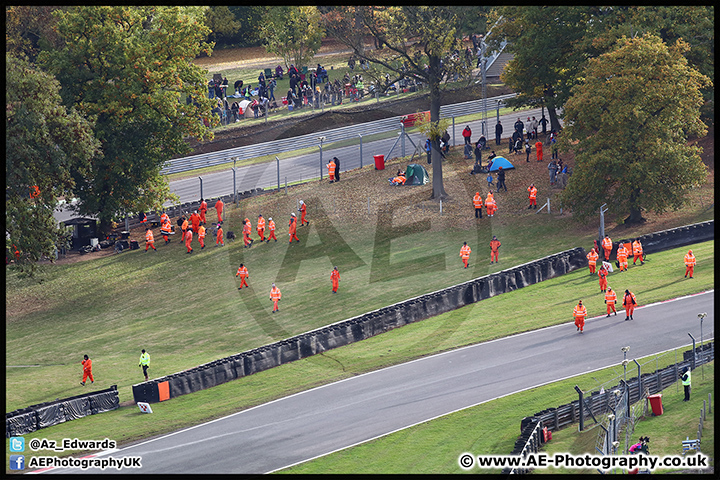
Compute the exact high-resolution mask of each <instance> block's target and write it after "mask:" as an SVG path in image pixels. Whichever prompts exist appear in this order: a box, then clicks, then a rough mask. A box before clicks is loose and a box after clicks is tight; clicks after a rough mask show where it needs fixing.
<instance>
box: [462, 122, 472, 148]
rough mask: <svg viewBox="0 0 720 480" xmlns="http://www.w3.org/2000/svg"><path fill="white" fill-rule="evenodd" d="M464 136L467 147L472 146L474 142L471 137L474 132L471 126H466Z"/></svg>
mask: <svg viewBox="0 0 720 480" xmlns="http://www.w3.org/2000/svg"><path fill="white" fill-rule="evenodd" d="M462 136H463V138H464V139H465V145H470V144H471V143H472V141H471V140H470V137H471V136H472V130H470V125H465V128H464V129H463V131H462Z"/></svg>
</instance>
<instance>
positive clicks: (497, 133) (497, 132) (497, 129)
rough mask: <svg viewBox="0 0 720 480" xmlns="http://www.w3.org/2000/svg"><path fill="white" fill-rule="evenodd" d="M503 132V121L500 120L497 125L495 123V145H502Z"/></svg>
mask: <svg viewBox="0 0 720 480" xmlns="http://www.w3.org/2000/svg"><path fill="white" fill-rule="evenodd" d="M502 133H503V126H502V123H500V122H498V123H497V125H495V145H500V137H501V136H502Z"/></svg>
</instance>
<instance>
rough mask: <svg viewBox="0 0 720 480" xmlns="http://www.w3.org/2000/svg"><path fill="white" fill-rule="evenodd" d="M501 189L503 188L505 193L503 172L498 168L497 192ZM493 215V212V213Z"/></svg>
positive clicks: (501, 168)
mask: <svg viewBox="0 0 720 480" xmlns="http://www.w3.org/2000/svg"><path fill="white" fill-rule="evenodd" d="M501 188H504V189H505V191H506V192H507V186H505V170H503V167H498V173H497V191H498V192H499V191H500V189H501ZM493 213H494V211H493Z"/></svg>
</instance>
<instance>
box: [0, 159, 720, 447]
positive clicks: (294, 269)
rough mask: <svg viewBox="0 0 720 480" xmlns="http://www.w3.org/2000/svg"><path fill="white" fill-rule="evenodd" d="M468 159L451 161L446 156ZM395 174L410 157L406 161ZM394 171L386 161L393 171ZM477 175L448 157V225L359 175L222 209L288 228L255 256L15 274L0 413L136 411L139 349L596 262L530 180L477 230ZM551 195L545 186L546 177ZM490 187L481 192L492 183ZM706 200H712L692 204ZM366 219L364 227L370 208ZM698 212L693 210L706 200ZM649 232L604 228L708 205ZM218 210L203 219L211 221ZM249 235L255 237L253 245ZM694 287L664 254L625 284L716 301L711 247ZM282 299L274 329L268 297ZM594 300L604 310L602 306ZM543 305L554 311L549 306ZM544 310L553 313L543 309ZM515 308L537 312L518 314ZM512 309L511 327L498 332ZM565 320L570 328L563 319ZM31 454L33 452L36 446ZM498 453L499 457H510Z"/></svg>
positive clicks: (295, 328) (242, 395) (144, 426)
mask: <svg viewBox="0 0 720 480" xmlns="http://www.w3.org/2000/svg"><path fill="white" fill-rule="evenodd" d="M453 155H457V154H453ZM400 162H402V159H399V160H397V162H396V163H400ZM393 165H394V163H393V162H389V169H390V170H392V168H393ZM466 168H467V167H466V164H465V162H463V161H460V160H457V159H453V157H450V159H449V161H448V163H447V164H446V166H445V167H444V176H445V179H446V181H445V186H446V189H447V190H448V193H450V195H451V196H452V197H451V198H450V199H449V200H448V201H447V202H446V203H445V205H444V213H443V214H442V215H441V214H440V213H439V211H438V205H437V203H435V202H432V201H429V200H427V198H428V196H429V191H430V185H426V186H424V187H411V188H408V189H391V188H388V187H387V180H386V178H385V177H386V176H387V172H385V171H373V170H362V171H360V170H358V171H353V172H349V173H347V174H345V173H344V174H343V181H342V182H341V183H339V184H333V185H329V184H327V183H318V182H309V183H306V184H303V185H299V186H297V187H294V188H293V189H292V190H289V191H288V194H285V192H284V191H280V192H273V193H268V194H266V195H260V196H256V197H252V198H250V199H247V200H244V201H243V202H241V203H240V206H239V207H238V208H237V209H236V208H234V207H233V206H232V205H228V207H227V210H228V211H227V212H226V215H225V217H226V225H225V226H226V231H228V230H234V231H235V232H238V233H239V232H240V228H239V226H240V224H241V219H243V218H245V217H248V218H251V219H252V220H253V225H254V224H255V221H256V219H257V214H258V213H262V214H263V215H264V216H265V217H266V218H267V217H271V216H272V217H274V218H275V220H276V222H277V225H278V238H279V239H280V241H279V242H277V243H274V242H273V243H271V244H263V245H257V244H256V245H253V247H252V248H251V249H249V250H248V249H244V248H243V246H242V240H240V239H239V240H237V241H235V242H228V243H227V246H226V247H222V248H219V247H215V246H214V242H213V241H212V240H211V239H210V238H208V240H209V241H208V242H207V244H208V245H209V246H208V247H206V248H205V250H204V251H200V250H199V247H198V246H197V243H195V253H193V254H192V255H187V254H185V248H184V246H182V245H180V244H179V242H178V240H177V239H174V240H173V242H172V243H171V244H170V245H167V246H166V245H163V242H162V240H161V237H160V236H159V235H158V234H157V232H156V238H157V239H158V241H157V247H158V251H157V252H154V251H150V252H148V253H145V252H144V250H143V249H142V248H141V249H140V250H136V251H130V252H125V253H123V254H121V255H111V256H107V257H103V258H98V259H94V260H89V261H83V262H78V263H74V264H67V265H42V266H40V267H39V273H38V275H37V276H36V277H34V278H28V277H25V276H23V275H21V274H18V273H17V272H16V271H15V270H12V269H8V270H7V276H6V314H7V317H6V397H5V398H6V410H7V411H12V410H14V409H17V408H23V407H26V406H28V405H32V404H36V403H40V402H44V401H49V400H54V399H55V398H65V397H69V396H72V395H77V394H79V393H81V392H83V391H91V389H92V388H93V387H95V388H98V389H100V388H107V387H109V386H110V385H117V386H118V390H119V393H120V401H121V402H130V401H131V400H132V389H131V386H132V385H133V384H134V383H138V382H140V381H142V380H143V377H142V374H141V369H140V368H139V367H138V366H137V364H138V358H139V355H140V350H141V349H142V348H145V349H147V350H148V352H149V353H150V354H151V357H152V362H151V369H150V372H149V374H150V376H151V378H158V377H161V376H164V375H169V374H172V373H176V372H179V371H182V370H185V369H188V368H192V367H195V366H197V365H199V364H203V363H207V362H210V361H213V360H216V359H219V358H222V357H226V356H229V355H233V354H236V353H239V352H242V351H246V350H249V349H252V348H255V347H258V346H261V345H265V344H268V343H272V342H274V341H277V340H281V339H283V338H287V337H290V336H293V335H297V334H300V333H303V332H306V331H309V330H312V329H315V328H319V327H322V326H325V325H328V324H331V323H335V322H338V321H341V320H344V319H347V318H351V317H353V316H356V315H360V314H362V313H365V312H367V311H370V310H374V309H377V308H381V307H383V306H386V305H388V304H392V303H395V302H398V301H401V300H404V299H407V298H411V297H414V296H417V295H421V294H424V293H428V292H432V291H435V290H438V289H441V288H445V287H448V286H451V285H455V284H458V283H461V282H465V281H468V280H470V279H473V278H477V277H480V276H483V275H487V274H489V273H493V272H497V271H500V270H502V269H506V268H510V267H513V266H516V265H519V264H523V263H526V262H529V261H532V260H535V259H537V258H541V257H543V256H545V255H549V254H553V253H556V252H559V251H562V250H566V249H568V248H573V247H577V246H582V247H585V248H586V249H587V248H589V247H590V246H591V245H592V239H593V238H594V237H595V235H597V224H596V222H595V221H591V222H588V223H587V224H580V223H577V222H575V221H573V220H572V218H571V217H570V216H569V215H567V214H566V215H558V214H557V213H556V212H554V213H553V214H552V215H547V214H542V215H536V214H535V213H534V212H529V211H527V210H525V208H524V203H525V202H526V195H525V193H523V189H524V187H523V183H524V180H523V177H522V176H523V175H530V176H532V175H533V171H532V168H531V166H530V165H529V166H528V167H524V166H523V167H520V168H518V170H517V171H516V172H513V175H514V176H515V175H517V177H515V178H516V179H517V180H515V181H513V182H511V183H509V190H510V191H509V192H508V194H507V196H506V195H504V194H503V195H502V196H501V197H499V198H501V199H502V203H501V211H500V213H499V214H498V215H496V216H495V217H494V218H493V219H489V218H487V217H486V218H484V219H483V220H482V221H475V219H474V218H472V208H471V206H470V203H469V200H468V199H469V198H471V196H472V193H471V192H474V190H475V189H476V188H477V186H478V184H477V183H476V182H479V180H476V179H468V177H470V176H469V175H466V174H465V175H463V173H466ZM546 180H547V179H546ZM483 181H484V179H483ZM693 195H698V196H703V195H704V197H703V198H707V197H708V196H710V197H712V195H713V193H712V185H711V184H710V185H706V186H704V187H703V188H702V189H699V190H697V191H695V192H693ZM368 197H370V200H371V208H370V212H369V213H368V211H367V199H368ZM298 198H303V199H305V201H306V203H308V205H309V206H310V207H311V210H310V213H309V218H310V219H311V224H310V226H309V227H300V228H298V234H299V237H300V239H301V243H300V244H294V245H291V246H289V245H288V244H287V233H286V232H287V218H288V216H289V212H292V211H295V210H296V206H297V203H296V202H297V199H298ZM698 198H700V197H698ZM704 205H705V206H703V204H702V203H700V202H697V201H693V202H691V204H690V205H689V206H688V208H687V209H685V210H683V211H681V212H675V213H673V214H666V215H664V216H661V217H657V216H650V217H649V221H648V222H647V223H646V224H643V225H641V226H635V227H625V226H619V225H617V224H616V225H613V223H612V222H613V220H612V219H610V218H607V219H606V222H607V223H606V228H607V230H608V231H609V232H610V234H611V236H613V237H614V238H618V239H619V238H631V237H633V236H636V235H639V234H644V233H650V232H653V231H657V230H662V229H665V228H670V227H672V226H679V225H686V224H690V223H695V222H698V221H702V220H707V219H712V218H713V216H714V209H712V208H710V209H708V208H707V207H706V205H707V202H705V204H704ZM214 215H215V212H213V211H211V212H209V213H208V217H209V220H210V221H212V220H213V219H214V218H215V216H214ZM492 235H497V236H498V238H500V240H501V241H502V242H503V246H502V248H501V254H500V259H501V263H500V264H495V265H490V264H489V258H488V257H489V248H488V247H487V244H488V242H489V241H490V239H491V237H492ZM253 237H256V234H254V233H253ZM463 241H467V242H468V244H469V245H471V247H472V248H473V253H472V255H471V259H470V265H471V268H468V269H463V268H462V263H461V261H460V259H459V256H458V252H459V248H460V246H461V245H462V242H463ZM693 249H694V251H695V254H696V256H697V258H698V266H697V268H696V272H697V273H696V278H695V279H694V280H693V281H686V282H681V281H680V282H679V281H678V280H682V273H683V272H684V268H683V266H682V256H683V254H684V253H685V249H679V250H675V251H666V252H662V253H657V254H653V255H651V257H650V260H649V261H648V262H646V264H645V265H643V266H641V267H640V266H638V267H631V268H630V270H629V272H627V273H624V274H623V277H622V281H623V283H622V284H621V285H617V284H614V283H613V282H614V281H615V280H616V277H615V276H612V275H611V277H610V286H612V287H613V288H615V289H616V290H620V289H621V288H622V289H625V288H630V289H631V290H633V291H634V292H635V293H636V295H637V296H638V300H639V301H640V303H641V304H646V303H650V302H652V301H657V300H661V299H666V298H672V297H676V296H679V295H683V294H687V293H695V292H699V291H703V290H707V289H711V288H713V287H714V243H713V242H706V243H703V244H699V245H695V246H694V247H693ZM240 263H245V264H246V265H247V266H248V269H249V270H250V278H249V284H250V288H249V289H247V290H246V289H243V290H242V291H238V290H237V286H238V285H239V282H238V281H237V280H236V279H235V277H234V275H235V272H236V271H237V268H238V266H239V264H240ZM333 265H338V266H339V269H340V273H341V277H342V278H341V282H340V292H339V293H338V294H337V295H333V294H332V293H331V292H330V279H329V275H330V271H331V270H332V267H333ZM272 282H275V283H277V284H278V286H279V287H280V288H281V290H282V292H283V300H282V301H281V305H280V307H281V311H280V312H279V313H278V314H275V315H273V314H272V313H271V306H272V303H271V301H270V299H269V290H270V284H271V283H272ZM596 291H597V279H596V277H594V276H590V275H588V273H587V270H584V269H583V270H580V271H577V272H573V273H571V274H569V275H566V276H563V277H562V278H558V279H553V280H550V281H548V282H544V283H542V284H539V285H534V286H532V287H528V288H524V289H521V290H518V291H514V292H510V293H508V294H505V295H502V296H499V297H495V298H492V299H488V300H485V301H483V302H481V303H480V304H476V305H473V306H469V307H466V308H464V309H459V310H456V311H453V312H449V313H447V314H444V315H440V316H438V317H435V318H433V319H428V320H425V321H422V322H419V323H417V324H413V325H408V326H406V327H403V328H401V329H397V330H394V331H391V332H388V333H386V334H383V335H381V336H378V337H374V338H372V339H369V340H366V341H363V342H360V343H359V344H356V345H351V346H348V347H344V348H341V349H337V350H333V351H330V352H326V353H325V354H323V355H318V356H316V357H313V358H309V359H306V360H302V361H299V362H295V363H293V364H289V365H285V366H281V367H278V368H276V369H272V370H271V371H267V372H261V373H259V374H256V375H252V376H250V377H247V378H243V379H240V380H237V381H233V382H230V383H228V384H225V385H221V386H218V387H215V388H213V389H210V390H207V391H203V392H197V393H195V394H192V395H186V396H183V397H179V398H176V399H173V400H171V401H169V402H164V403H162V404H159V405H157V408H156V409H155V410H156V414H155V415H153V416H152V418H148V417H147V416H145V417H143V416H141V415H140V414H139V413H138V412H137V408H136V407H135V406H129V407H121V408H120V409H119V410H117V411H114V412H109V413H105V414H102V415H97V416H93V417H88V418H85V419H82V420H78V421H74V422H68V423H66V424H62V425H58V426H55V427H51V428H48V429H44V430H41V431H40V432H37V433H36V434H34V435H36V436H39V437H43V438H45V437H46V438H51V437H57V438H74V437H78V438H95V437H96V436H97V432H109V433H108V435H109V436H111V437H112V438H113V439H114V440H117V441H118V442H121V443H122V442H128V441H133V440H138V439H141V438H147V437H150V436H152V435H157V434H160V433H166V432H170V431H173V430H176V429H178V428H181V427H185V426H190V425H194V424H197V423H200V422H202V421H206V420H210V419H213V418H218V417H221V416H224V415H227V414H229V413H233V412H236V411H239V410H242V409H244V408H248V407H250V406H252V405H257V404H260V403H263V402H266V401H269V400H272V399H274V398H279V397H282V396H285V395H287V394H290V393H294V392H297V391H302V390H305V389H308V388H312V387H314V386H317V385H321V384H325V383H328V382H331V381H334V380H338V379H341V378H346V377H348V376H350V375H355V374H358V373H362V372H366V371H370V370H373V369H377V368H381V367H384V366H388V365H393V364H397V363H400V362H404V361H407V360H410V359H413V358H418V357H420V356H423V355H428V354H432V353H436V352H441V351H445V350H449V349H453V348H457V347H459V346H462V345H467V344H470V343H476V342H480V341H484V340H489V339H492V338H498V337H502V336H506V335H510V334H512V333H516V332H520V331H526V330H532V329H535V328H539V327H541V326H544V325H551V324H556V323H563V322H566V321H569V317H570V312H571V311H572V306H573V305H574V302H576V301H577V299H578V298H580V297H582V298H585V299H586V300H585V303H586V304H587V306H588V310H589V312H590V314H591V315H593V314H597V313H595V312H599V310H601V309H602V299H601V298H600V295H598V294H596ZM593 294H595V295H593ZM547 299H552V301H550V302H548V301H547ZM541 300H542V301H541ZM517 305H523V306H524V307H523V308H527V310H526V311H524V312H523V313H522V314H518V313H517V308H516V306H517ZM510 308H512V310H513V316H512V317H513V318H516V319H518V320H516V321H513V322H503V323H502V324H498V322H495V321H494V319H493V318H492V317H490V316H488V315H487V314H486V313H483V312H487V311H492V312H497V313H496V314H494V315H495V318H496V317H497V316H498V315H500V316H502V315H505V314H506V313H508V312H509V309H510ZM562 312H566V313H562ZM83 354H88V355H89V356H90V357H91V358H92V359H93V373H94V375H95V379H96V381H95V385H94V386H93V387H90V386H87V387H84V388H83V387H81V386H80V385H79V382H80V380H81V373H82V369H81V366H80V360H81V359H82V355H83ZM28 437H29V438H30V437H31V436H28ZM503 451H504V450H503Z"/></svg>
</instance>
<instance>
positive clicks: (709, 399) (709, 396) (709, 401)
mask: <svg viewBox="0 0 720 480" xmlns="http://www.w3.org/2000/svg"><path fill="white" fill-rule="evenodd" d="M711 400H712V393H709V392H708V413H712V401H711Z"/></svg>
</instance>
